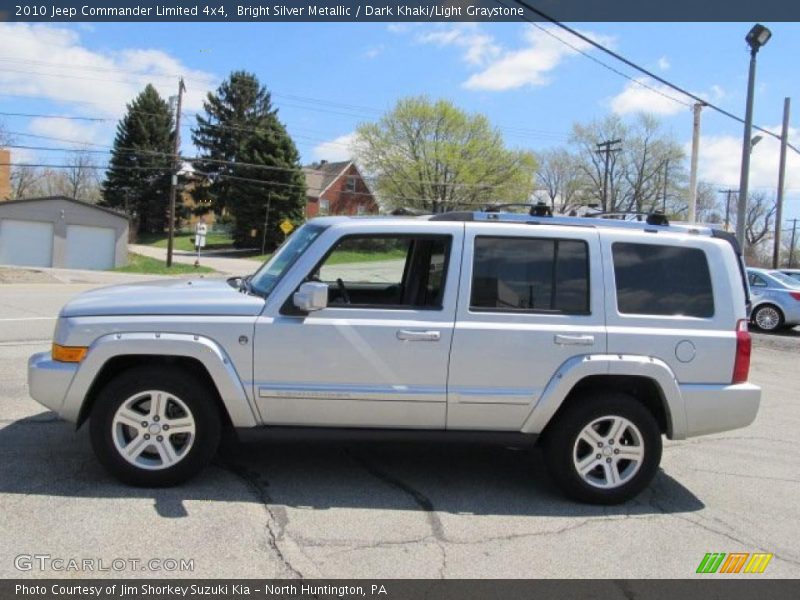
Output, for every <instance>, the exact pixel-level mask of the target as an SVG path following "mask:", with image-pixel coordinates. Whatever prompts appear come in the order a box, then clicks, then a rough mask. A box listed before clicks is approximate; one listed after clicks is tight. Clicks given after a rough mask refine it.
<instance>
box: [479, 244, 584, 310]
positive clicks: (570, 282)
mask: <svg viewBox="0 0 800 600" xmlns="http://www.w3.org/2000/svg"><path fill="white" fill-rule="evenodd" d="M470 308H471V309H472V310H478V311H481V310H483V311H493V312H498V311H514V312H554V313H563V314H588V313H589V248H588V246H587V244H586V242H584V241H581V240H562V239H545V238H512V237H488V236H479V237H477V238H475V251H474V263H473V267H472V294H471V299H470Z"/></svg>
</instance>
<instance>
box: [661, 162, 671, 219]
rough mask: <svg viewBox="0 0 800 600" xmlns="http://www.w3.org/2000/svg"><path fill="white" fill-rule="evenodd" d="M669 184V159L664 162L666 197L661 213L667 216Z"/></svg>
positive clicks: (662, 199) (664, 197) (663, 198)
mask: <svg viewBox="0 0 800 600" xmlns="http://www.w3.org/2000/svg"><path fill="white" fill-rule="evenodd" d="M668 182H669V159H667V160H665V161H664V195H663V197H662V198H661V212H662V213H664V214H667V183H668Z"/></svg>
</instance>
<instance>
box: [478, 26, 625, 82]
mask: <svg viewBox="0 0 800 600" xmlns="http://www.w3.org/2000/svg"><path fill="white" fill-rule="evenodd" d="M587 35H590V34H587ZM554 36H556V37H554ZM590 37H594V36H591V35H590ZM524 38H525V42H526V45H525V46H524V47H523V48H520V49H516V50H504V51H500V52H499V54H498V55H497V56H496V57H495V58H494V60H492V61H491V62H489V64H487V65H486V66H485V68H484V69H483V70H482V71H480V72H479V73H475V74H474V75H472V76H471V77H470V78H469V79H467V81H466V82H465V83H464V87H466V88H468V89H472V90H487V91H493V92H499V91H505V90H512V89H517V88H521V87H524V86H542V85H547V84H548V83H550V77H549V74H550V73H551V72H552V71H553V70H554V69H555V68H556V67H558V66H559V65H560V64H561V63H562V62H563V61H564V60H565V59H567V58H569V57H571V56H573V55H575V54H577V53H578V51H588V50H590V48H591V45H590V44H588V43H587V42H585V41H583V40H581V39H579V38H577V37H575V36H573V35H572V34H569V33H565V32H562V31H558V32H556V31H555V30H554V29H553V28H552V27H546V29H545V31H542V30H541V29H539V28H534V27H528V28H526V30H525V36H524ZM597 39H598V40H599V39H600V38H597ZM559 40H563V41H559ZM602 41H604V42H605V43H608V42H609V41H610V40H608V39H603V40H602ZM564 42H566V44H565V43H564ZM567 44H569V45H567Z"/></svg>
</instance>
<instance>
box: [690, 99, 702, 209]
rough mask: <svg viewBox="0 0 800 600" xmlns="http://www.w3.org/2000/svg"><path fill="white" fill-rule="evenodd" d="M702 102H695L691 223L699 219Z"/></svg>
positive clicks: (691, 176)
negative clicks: (698, 162) (698, 190)
mask: <svg viewBox="0 0 800 600" xmlns="http://www.w3.org/2000/svg"><path fill="white" fill-rule="evenodd" d="M703 106H705V105H704V104H703V103H702V102H695V104H694V109H693V110H694V123H693V125H692V161H691V166H690V171H689V217H688V219H689V223H694V222H695V221H696V220H697V158H698V155H699V153H700V111H701V110H703Z"/></svg>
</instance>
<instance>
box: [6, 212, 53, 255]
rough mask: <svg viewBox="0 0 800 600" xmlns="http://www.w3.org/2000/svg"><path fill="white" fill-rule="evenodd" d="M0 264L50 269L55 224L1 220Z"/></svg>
mask: <svg viewBox="0 0 800 600" xmlns="http://www.w3.org/2000/svg"><path fill="white" fill-rule="evenodd" d="M0 264H3V265H21V266H25V267H49V266H51V265H52V264H53V224H52V223H42V222H40V221H18V220H15V219H3V220H0Z"/></svg>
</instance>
